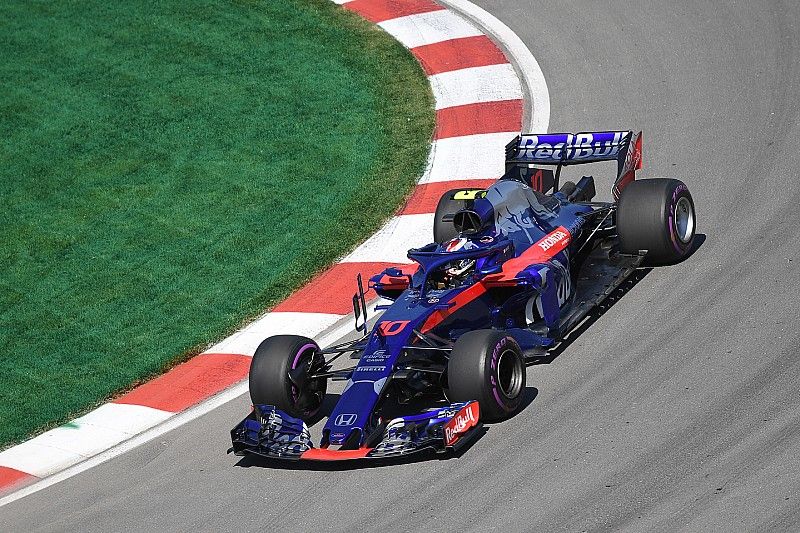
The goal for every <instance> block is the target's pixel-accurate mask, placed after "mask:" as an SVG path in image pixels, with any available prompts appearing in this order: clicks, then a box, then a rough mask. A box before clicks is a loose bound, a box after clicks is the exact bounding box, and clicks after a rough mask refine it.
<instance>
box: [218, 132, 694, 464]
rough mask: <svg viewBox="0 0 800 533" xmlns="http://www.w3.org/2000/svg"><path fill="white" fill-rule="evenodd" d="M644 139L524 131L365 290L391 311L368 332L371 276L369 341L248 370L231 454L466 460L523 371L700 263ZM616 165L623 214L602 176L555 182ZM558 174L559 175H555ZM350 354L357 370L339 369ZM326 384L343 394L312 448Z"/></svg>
mask: <svg viewBox="0 0 800 533" xmlns="http://www.w3.org/2000/svg"><path fill="white" fill-rule="evenodd" d="M641 139H642V138H641V132H639V133H638V134H634V133H633V132H632V131H610V132H593V133H578V134H574V135H573V134H542V135H528V134H526V135H521V136H518V137H516V138H515V139H514V140H513V141H512V142H510V143H509V144H508V145H507V147H506V162H507V164H506V173H505V175H503V176H502V177H501V178H500V179H499V180H498V181H496V182H495V183H494V184H493V185H492V186H490V187H489V188H488V189H480V190H478V189H469V190H452V191H449V192H447V193H446V194H445V195H444V196H443V197H442V199H441V200H440V202H439V204H438V207H437V209H436V215H435V222H434V228H433V237H434V242H433V243H432V244H429V245H427V246H424V247H422V248H417V249H412V250H410V251H409V252H408V257H409V258H410V259H411V260H413V261H414V263H412V264H411V265H405V266H402V267H397V268H388V269H386V270H385V271H383V272H382V273H380V274H378V275H376V276H373V277H372V278H371V279H370V282H369V287H370V288H373V289H374V290H375V291H376V292H377V294H378V295H380V296H381V297H383V298H385V299H388V300H392V301H393V303H392V304H391V305H386V306H382V307H381V309H383V310H384V313H383V315H382V316H380V317H379V319H378V320H377V322H376V323H375V324H374V326H373V327H372V328H371V329H370V328H368V327H367V320H366V309H367V308H366V303H365V301H364V289H363V287H362V284H361V279H360V277H359V279H358V286H359V289H358V292H357V294H356V295H355V296H354V298H353V301H354V313H355V317H356V329H357V331H358V332H359V334H360V335H359V338H357V339H356V340H353V341H351V342H346V343H343V344H340V345H337V346H332V347H329V348H326V349H321V348H320V347H319V346H318V345H317V343H316V342H314V341H313V340H311V339H308V338H305V337H299V336H293V335H278V336H274V337H270V338H267V339H266V340H264V341H263V342H262V343H261V345H260V346H259V347H258V349H257V350H256V352H255V356H254V357H253V360H252V364H251V366H250V396H251V399H252V401H253V411H252V412H251V413H250V414H249V415H248V416H247V417H246V418H245V419H244V420H243V421H242V422H241V423H239V424H238V425H237V426H236V427H235V428H234V429H233V430H232V431H231V437H232V442H233V447H232V451H233V452H234V453H236V454H237V455H245V454H248V453H252V454H258V455H262V456H267V457H273V458H280V459H311V460H339V459H357V458H382V457H392V456H398V455H404V454H408V453H412V452H417V451H420V450H426V449H433V450H435V451H438V452H444V451H448V450H453V449H458V448H459V447H461V446H463V445H464V444H465V443H466V442H468V441H469V440H470V439H472V438H474V437H475V436H476V435H477V434H478V431H479V428H480V426H481V423H482V422H483V421H500V420H503V419H506V418H509V417H510V416H512V415H513V414H514V413H515V412H516V411H518V410H519V408H520V406H521V403H522V401H523V397H524V394H525V378H526V375H525V374H526V370H525V368H526V361H527V360H530V359H531V358H535V357H541V356H542V355H543V354H546V353H547V351H548V350H550V349H552V348H553V347H555V346H556V345H557V344H558V343H559V342H560V341H562V339H563V338H564V336H565V335H566V334H568V333H569V332H570V331H571V330H573V329H574V328H575V327H576V326H577V325H578V324H579V323H581V322H582V321H583V320H584V319H585V318H586V317H587V315H588V314H589V312H590V311H591V310H592V309H593V308H594V307H595V306H597V305H598V304H599V303H600V302H602V301H603V300H604V299H605V298H606V297H607V296H608V295H609V294H610V293H611V292H612V291H613V290H614V289H615V288H616V287H618V286H619V284H620V283H621V282H622V281H623V280H624V279H626V278H627V277H628V276H629V275H630V274H631V273H633V272H634V271H635V270H636V269H637V268H639V267H641V266H644V265H649V266H656V265H665V264H672V263H676V262H678V261H681V260H682V259H684V258H685V257H686V256H687V255H688V254H689V252H690V250H691V248H692V244H693V240H694V235H695V212H694V204H693V202H692V197H691V195H690V194H689V191H688V189H687V188H686V185H684V184H683V183H682V182H681V181H678V180H675V179H666V178H655V179H648V180H639V181H637V180H635V172H636V170H638V169H639V168H641ZM614 160H616V161H617V176H616V180H615V183H614V186H613V189H612V194H613V198H614V201H613V202H594V201H592V199H593V198H594V196H595V187H594V178H593V177H592V176H584V177H583V178H581V179H580V180H578V181H577V183H573V182H570V181H567V182H565V183H564V184H563V185H562V186H559V178H560V174H561V170H562V168H563V167H565V166H568V165H577V164H583V163H590V162H596V161H614ZM553 167H555V171H554V170H553ZM344 354H349V355H350V357H351V358H352V359H357V363H356V364H355V366H352V367H350V368H345V369H340V370H334V369H333V364H332V363H333V362H334V361H335V360H336V359H337V358H339V357H340V356H342V355H344ZM328 379H341V380H346V386H345V388H344V392H343V393H342V395H341V397H340V398H339V400H338V402H337V403H336V405H335V407H334V408H333V412H332V413H331V414H330V416H329V417H328V420H327V422H326V424H325V426H324V428H323V430H322V437H321V441H320V442H319V445H318V446H314V444H313V443H312V440H311V436H310V432H309V429H308V426H307V424H306V422H308V421H310V420H312V419H315V417H317V416H318V415H319V412H320V409H321V406H322V402H323V399H324V398H325V394H326V390H327V380H328Z"/></svg>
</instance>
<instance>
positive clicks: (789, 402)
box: [0, 0, 800, 531]
mask: <svg viewBox="0 0 800 533" xmlns="http://www.w3.org/2000/svg"><path fill="white" fill-rule="evenodd" d="M477 3H478V4H479V5H481V7H484V8H485V9H487V10H488V11H490V12H491V13H492V14H494V15H496V16H497V17H498V18H500V19H501V20H502V21H503V22H505V23H506V24H507V25H508V26H510V27H511V28H512V29H513V30H514V31H515V32H516V33H517V34H518V35H519V36H520V37H521V38H522V39H523V40H524V41H525V43H526V44H527V45H528V46H529V47H530V48H531V50H532V51H533V53H534V55H535V56H536V58H537V59H538V61H539V63H540V65H541V66H542V69H543V71H544V73H545V76H546V78H547V82H548V86H549V88H550V95H551V109H552V119H551V126H550V130H551V131H578V130H592V129H615V128H622V129H624V128H628V127H632V128H633V127H636V128H641V129H643V130H644V132H645V133H644V134H645V138H644V162H645V168H644V170H643V173H642V175H643V176H665V175H666V176H677V177H680V178H682V179H683V180H684V181H685V182H686V183H687V185H688V186H689V188H690V190H691V192H692V194H693V196H694V200H695V203H696V206H697V211H698V216H699V228H698V229H699V232H700V233H701V234H703V235H705V240H704V242H703V243H702V245H701V246H700V247H699V248H698V249H697V251H696V252H695V254H694V255H693V256H692V257H690V258H689V259H688V260H687V261H686V262H684V263H682V264H680V265H676V266H672V267H669V268H664V269H660V270H654V271H652V272H651V273H649V274H648V275H647V276H645V277H644V278H643V279H642V280H641V281H640V282H639V283H638V284H637V285H635V286H634V287H633V288H632V289H631V290H630V291H628V292H627V294H625V295H624V296H623V297H622V298H621V299H619V301H618V302H617V303H616V304H615V305H613V306H612V307H611V308H610V309H609V310H608V311H607V312H605V313H604V314H603V315H602V316H601V317H599V318H598V319H597V320H596V321H595V322H594V323H593V324H592V325H591V326H590V327H589V328H588V329H586V331H584V332H583V333H582V334H581V335H580V336H579V337H578V338H577V339H575V341H574V342H572V343H571V344H570V345H569V346H568V347H567V349H566V350H564V351H563V353H561V354H559V356H558V357H556V358H555V359H554V360H552V361H551V362H550V363H549V364H542V365H536V366H532V367H530V368H529V370H528V384H529V386H530V387H531V389H530V391H529V398H528V399H529V401H530V403H529V404H528V405H527V407H526V408H525V409H524V411H522V412H521V413H520V414H519V415H517V416H516V417H514V418H513V419H511V420H509V421H507V422H505V423H503V424H499V425H492V426H491V427H489V428H488V431H487V432H486V434H485V435H483V436H482V438H481V439H480V440H478V441H477V442H476V443H475V444H474V445H473V446H472V447H471V448H469V449H468V450H467V451H466V452H465V453H464V454H463V455H462V456H461V457H458V458H452V459H448V460H440V459H437V458H433V459H432V460H427V461H420V462H409V463H404V464H397V465H392V466H380V467H376V468H366V469H348V468H346V467H345V468H342V467H338V468H327V469H326V468H320V469H317V470H303V469H298V468H290V469H279V468H275V466H274V465H273V464H271V463H269V464H267V463H257V462H256V463H253V462H243V463H239V458H236V457H233V456H227V455H225V449H226V448H227V447H228V446H229V440H228V430H229V428H230V427H232V426H233V424H235V423H236V422H237V421H238V420H239V419H240V418H241V417H242V416H243V414H245V413H246V412H247V409H248V407H249V401H248V399H247V398H246V397H245V396H243V397H241V398H239V399H237V400H236V401H233V402H230V403H228V404H226V405H224V406H223V407H221V408H219V409H217V410H215V411H212V412H211V413H208V414H207V415H204V416H202V417H200V418H198V419H196V420H194V421H193V422H191V423H189V424H187V425H185V426H182V427H180V428H179V429H177V430H175V431H172V432H171V433H168V434H165V435H163V436H162V437H160V438H158V439H156V440H154V441H151V442H149V443H147V444H145V445H143V446H141V447H139V448H136V449H135V450H133V451H131V452H129V453H127V454H124V455H122V456H120V457H117V458H115V459H113V460H111V461H109V462H107V463H104V464H101V465H100V466H97V467H95V468H93V469H90V470H88V471H86V472H84V473H82V474H80V475H78V476H75V477H73V478H70V479H67V480H66V481H63V482H60V483H57V484H55V485H53V486H50V487H48V488H46V489H44V490H42V491H39V492H37V493H34V494H32V495H29V496H27V497H25V498H22V499H20V500H18V501H15V502H13V503H11V504H9V505H7V506H5V507H2V508H0V524H2V529H3V530H4V531H30V530H36V531H119V530H145V529H147V530H160V531H195V530H202V531H224V530H240V531H251V530H252V531H255V530H277V529H288V530H304V531H310V530H351V531H366V530H370V531H375V530H389V529H395V530H418V529H431V530H435V531H444V530H456V529H459V530H479V531H480V530H487V529H498V530H511V531H517V530H534V529H536V530H543V531H558V530H567V531H584V530H590V531H596V530H611V529H613V530H622V529H627V530H633V531H642V530H658V531H662V530H688V531H701V530H736V531H744V530H748V531H757V530H770V531H775V530H778V531H780V530H785V531H791V530H795V531H796V530H798V529H800V379H798V376H800V334H798V329H800V297H799V296H798V294H797V291H798V289H800V252H799V250H800V231H798V230H799V229H800V228H799V227H798V226H800V215H798V210H797V206H798V205H800V179H798V174H800V155H799V151H798V139H800V120H798V104H799V102H798V95H800V62H799V61H798V60H797V58H798V57H800V42H798V40H799V39H800V5H798V4H797V3H796V2H782V3H781V2H743V1H740V2H716V3H713V4H712V3H703V4H702V5H699V3H696V2H658V1H640V2H630V3H620V2H614V3H612V2H601V1H596V0H589V1H583V2H569V3H566V2H531V1H521V0H504V1H501V2H486V1H479V2H477ZM498 155H499V154H498ZM599 181H600V183H599V185H600V186H599V187H598V189H599V190H607V187H603V185H602V183H604V181H603V180H599ZM605 183H606V185H607V181H605ZM237 463H238V464H239V466H237ZM242 465H244V466H242Z"/></svg>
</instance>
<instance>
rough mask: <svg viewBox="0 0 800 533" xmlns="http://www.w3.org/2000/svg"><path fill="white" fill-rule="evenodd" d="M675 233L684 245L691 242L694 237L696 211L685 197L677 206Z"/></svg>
mask: <svg viewBox="0 0 800 533" xmlns="http://www.w3.org/2000/svg"><path fill="white" fill-rule="evenodd" d="M675 231H676V232H677V234H678V238H679V239H680V240H681V242H683V243H687V242H689V241H690V240H691V238H692V235H694V210H693V209H692V204H691V203H690V202H689V199H688V198H686V197H685V196H682V197H681V198H680V199H679V200H678V203H677V204H675Z"/></svg>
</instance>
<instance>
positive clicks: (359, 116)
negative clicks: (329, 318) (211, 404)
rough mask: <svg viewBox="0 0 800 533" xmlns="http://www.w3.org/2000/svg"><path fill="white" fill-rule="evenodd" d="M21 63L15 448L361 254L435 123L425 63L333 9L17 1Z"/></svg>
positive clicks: (13, 274)
mask: <svg viewBox="0 0 800 533" xmlns="http://www.w3.org/2000/svg"><path fill="white" fill-rule="evenodd" d="M0 55H1V56H2V58H3V60H2V61H0V198H1V199H2V210H0V267H1V268H2V276H1V277H0V346H2V352H0V353H2V372H0V447H2V445H4V444H9V443H12V442H15V441H18V440H20V439H23V438H25V437H26V436H28V435H30V434H31V433H32V432H35V431H36V430H37V429H41V428H43V427H48V426H52V425H55V424H57V423H61V422H64V421H65V420H68V419H69V418H70V417H72V416H74V415H76V414H78V413H80V412H82V411H85V410H86V409H88V408H89V407H91V406H93V405H96V404H97V403H98V402H100V401H102V400H104V399H107V398H109V397H111V396H113V395H114V394H115V393H117V392H119V391H121V390H124V389H126V388H128V387H130V386H131V384H133V383H135V382H136V381H137V380H141V379H145V378H147V377H149V376H152V375H154V374H156V373H158V372H160V371H163V370H164V369H165V368H167V367H169V366H170V365H173V364H175V363H176V362H178V361H181V360H184V359H186V358H187V357H189V356H191V355H192V354H194V353H197V352H198V351H199V349H200V348H202V347H203V346H205V345H206V344H207V343H208V342H211V341H213V340H215V339H219V338H221V337H223V336H224V335H225V334H226V333H229V332H231V331H232V330H233V329H235V328H236V327H237V326H239V325H241V324H242V323H243V321H245V320H246V319H247V318H249V317H253V316H255V315H256V314H258V313H259V312H261V311H262V310H264V309H265V308H268V307H269V306H271V305H273V304H274V303H276V302H277V301H279V300H280V299H282V298H283V297H285V296H286V295H287V294H289V293H290V292H291V290H292V289H293V288H295V287H297V286H299V285H301V284H302V283H303V282H305V281H307V280H308V279H310V278H311V277H312V276H313V275H314V273H315V272H317V271H319V270H320V269H322V268H323V267H324V266H325V265H327V264H330V263H331V262H332V261H334V260H335V259H336V257H337V256H339V255H340V254H342V253H344V252H346V251H348V249H351V248H352V247H353V246H354V245H355V244H357V243H358V242H359V241H360V240H361V239H363V238H364V237H366V236H368V235H369V234H370V233H372V232H373V231H374V230H375V229H377V228H378V227H379V226H380V224H381V222H382V221H383V220H385V219H386V218H387V217H388V216H390V215H391V213H392V212H393V211H394V209H395V208H396V206H397V205H398V204H399V203H400V202H401V201H402V199H403V197H404V195H405V194H406V193H407V192H408V191H409V189H410V188H411V186H412V184H413V182H414V179H415V177H417V176H419V174H420V173H421V172H422V170H423V166H424V162H425V158H426V155H427V151H428V143H429V139H430V135H431V132H432V129H433V106H432V97H431V95H430V89H429V87H428V84H427V81H426V79H425V77H424V75H423V73H422V72H421V70H420V69H419V67H418V65H417V64H416V62H415V61H414V60H413V58H412V57H411V56H410V54H409V53H408V52H407V51H406V50H404V49H403V48H402V47H401V46H400V45H399V44H398V43H397V42H395V41H394V40H392V39H391V38H390V37H389V36H387V35H386V34H384V33H383V32H381V31H380V30H378V29H377V28H376V27H375V26H373V25H371V24H369V23H367V22H365V21H363V20H361V19H360V18H359V17H357V16H355V15H352V14H350V13H347V12H345V11H343V10H342V9H340V8H338V7H337V6H335V5H334V4H333V3H332V2H329V1H327V0H286V1H283V2H271V1H268V0H264V1H255V0H254V1H244V0H240V1H229V2H223V1H220V2H183V1H179V0H164V1H152V2H146V1H139V0H132V1H129V2H124V3H115V2H107V1H102V2H100V1H95V0H85V1H80V2H77V1H61V2H50V1H46V2H44V1H42V2H33V1H30V0H6V1H5V2H3V3H2V4H0Z"/></svg>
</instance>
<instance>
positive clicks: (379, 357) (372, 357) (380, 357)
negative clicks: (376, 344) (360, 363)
mask: <svg viewBox="0 0 800 533" xmlns="http://www.w3.org/2000/svg"><path fill="white" fill-rule="evenodd" d="M388 358H389V353H388V352H387V351H386V350H375V351H374V352H372V353H371V354H369V355H365V356H364V360H365V361H368V362H370V363H372V362H376V363H382V362H384V361H386V360H387V359H388Z"/></svg>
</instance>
